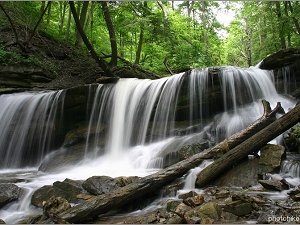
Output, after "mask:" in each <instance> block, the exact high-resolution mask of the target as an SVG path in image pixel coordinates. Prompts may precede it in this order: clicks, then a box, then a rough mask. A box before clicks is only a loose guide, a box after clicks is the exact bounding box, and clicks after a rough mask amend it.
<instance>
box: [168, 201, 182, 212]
mask: <svg viewBox="0 0 300 225" xmlns="http://www.w3.org/2000/svg"><path fill="white" fill-rule="evenodd" d="M181 203H182V202H181V201H179V200H172V199H170V200H168V201H167V211H168V212H174V211H175V209H176V208H177V206H178V205H179V204H181Z"/></svg>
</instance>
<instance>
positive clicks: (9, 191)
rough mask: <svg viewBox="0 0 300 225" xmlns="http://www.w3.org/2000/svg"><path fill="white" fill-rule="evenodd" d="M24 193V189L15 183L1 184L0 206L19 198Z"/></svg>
mask: <svg viewBox="0 0 300 225" xmlns="http://www.w3.org/2000/svg"><path fill="white" fill-rule="evenodd" d="M21 195H22V189H21V188H19V187H18V186H17V185H15V184H0V208H1V207H3V206H4V205H6V204H7V203H9V202H11V201H14V200H17V199H18V198H19V197H20V196H21Z"/></svg>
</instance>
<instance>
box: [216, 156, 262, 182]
mask: <svg viewBox="0 0 300 225" xmlns="http://www.w3.org/2000/svg"><path fill="white" fill-rule="evenodd" d="M258 161H259V159H258V158H254V159H249V160H245V161H242V162H240V163H239V164H237V165H235V166H234V167H233V168H232V169H230V170H228V171H227V172H225V173H224V174H222V176H220V177H219V178H218V179H217V180H216V181H215V182H214V185H216V186H218V187H220V186H221V187H222V186H226V187H250V186H254V185H257V184H258V182H257V178H258V177H257V173H258Z"/></svg>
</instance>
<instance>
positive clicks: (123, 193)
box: [39, 104, 300, 223]
mask: <svg viewBox="0 0 300 225" xmlns="http://www.w3.org/2000/svg"><path fill="white" fill-rule="evenodd" d="M267 106H268V104H267ZM299 108H300V106H298V107H296V108H295V109H293V110H291V111H290V112H289V113H287V114H286V115H285V117H283V119H284V118H289V117H292V118H293V119H291V120H290V121H291V122H290V123H289V124H284V125H283V126H280V127H281V128H280V130H281V132H284V131H285V130H287V129H288V128H290V127H291V126H293V125H294V124H295V123H296V121H299V112H300V109H299ZM281 109H282V108H281V107H280V105H278V106H277V107H276V108H275V109H274V110H273V111H270V110H269V108H268V107H265V114H264V116H263V117H262V118H260V119H259V121H261V122H260V123H258V122H255V123H254V124H253V125H251V126H250V130H252V132H249V129H245V130H243V131H241V133H242V134H241V135H237V140H238V143H239V142H240V141H241V140H240V138H241V139H242V140H244V139H247V138H249V137H251V136H252V135H253V132H254V131H255V132H257V128H258V127H259V128H260V129H262V126H267V125H268V124H271V123H272V122H273V121H274V120H275V114H276V112H278V111H280V110H281ZM268 112H269V113H268ZM297 114H298V118H297V120H295V115H297ZM278 121H279V123H280V121H282V119H281V118H280V119H278ZM276 124H278V123H276ZM276 126H278V125H276ZM278 132H279V130H278ZM249 135H250V136H249ZM277 135H278V134H277V131H276V135H275V137H276V136H277ZM246 136H247V137H246ZM273 136H274V135H273ZM273 136H272V137H270V135H268V136H267V138H266V139H265V140H264V141H263V142H264V144H266V143H267V142H269V141H270V140H272V139H273ZM230 139H231V138H229V139H228V140H230ZM261 139H264V138H263V137H262V138H261ZM228 140H225V141H224V142H226V144H224V142H222V143H223V144H222V143H221V144H219V145H217V146H216V147H213V148H210V149H206V150H204V151H203V152H201V153H198V154H196V155H193V156H192V157H190V158H188V159H186V160H183V161H181V162H178V163H176V164H174V165H172V166H170V167H167V168H165V169H163V170H160V171H159V172H157V173H154V174H152V175H149V176H146V177H144V178H141V179H140V180H139V181H137V182H134V183H132V184H129V185H127V186H125V187H122V188H118V189H116V190H114V191H112V192H110V193H107V194H103V195H99V196H95V197H93V198H91V199H89V200H87V201H86V202H84V203H81V204H78V205H76V206H74V207H72V208H71V209H68V210H66V211H64V212H62V213H60V214H59V215H58V216H59V218H61V219H62V220H65V221H68V222H69V223H82V222H86V221H88V220H89V219H91V218H96V217H98V216H99V215H100V214H103V213H106V212H108V211H109V210H112V209H116V208H119V207H121V206H123V205H125V204H127V203H129V202H131V201H133V200H135V199H137V198H139V197H141V196H143V195H145V194H147V193H151V192H153V191H155V190H157V189H158V188H160V187H162V186H164V185H166V184H168V183H169V182H171V181H173V180H174V179H176V178H179V177H182V176H183V175H184V174H186V173H187V172H188V171H189V170H190V169H192V168H195V167H196V166H198V165H199V164H200V163H201V162H202V161H203V160H204V159H209V158H212V157H216V156H218V154H220V152H224V151H223V150H222V146H226V150H228V149H227V148H228V146H235V144H234V141H233V140H232V141H228ZM229 143H230V144H229ZM225 152H226V151H225ZM50 222H51V220H50V219H48V220H45V221H39V223H50Z"/></svg>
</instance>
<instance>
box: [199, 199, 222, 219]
mask: <svg viewBox="0 0 300 225" xmlns="http://www.w3.org/2000/svg"><path fill="white" fill-rule="evenodd" d="M196 211H197V213H198V214H200V215H201V214H203V215H206V216H207V217H209V218H211V219H214V220H219V219H220V218H221V213H222V211H221V208H220V207H219V205H218V204H217V203H214V202H208V203H205V204H203V205H202V206H198V207H197V208H196Z"/></svg>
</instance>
